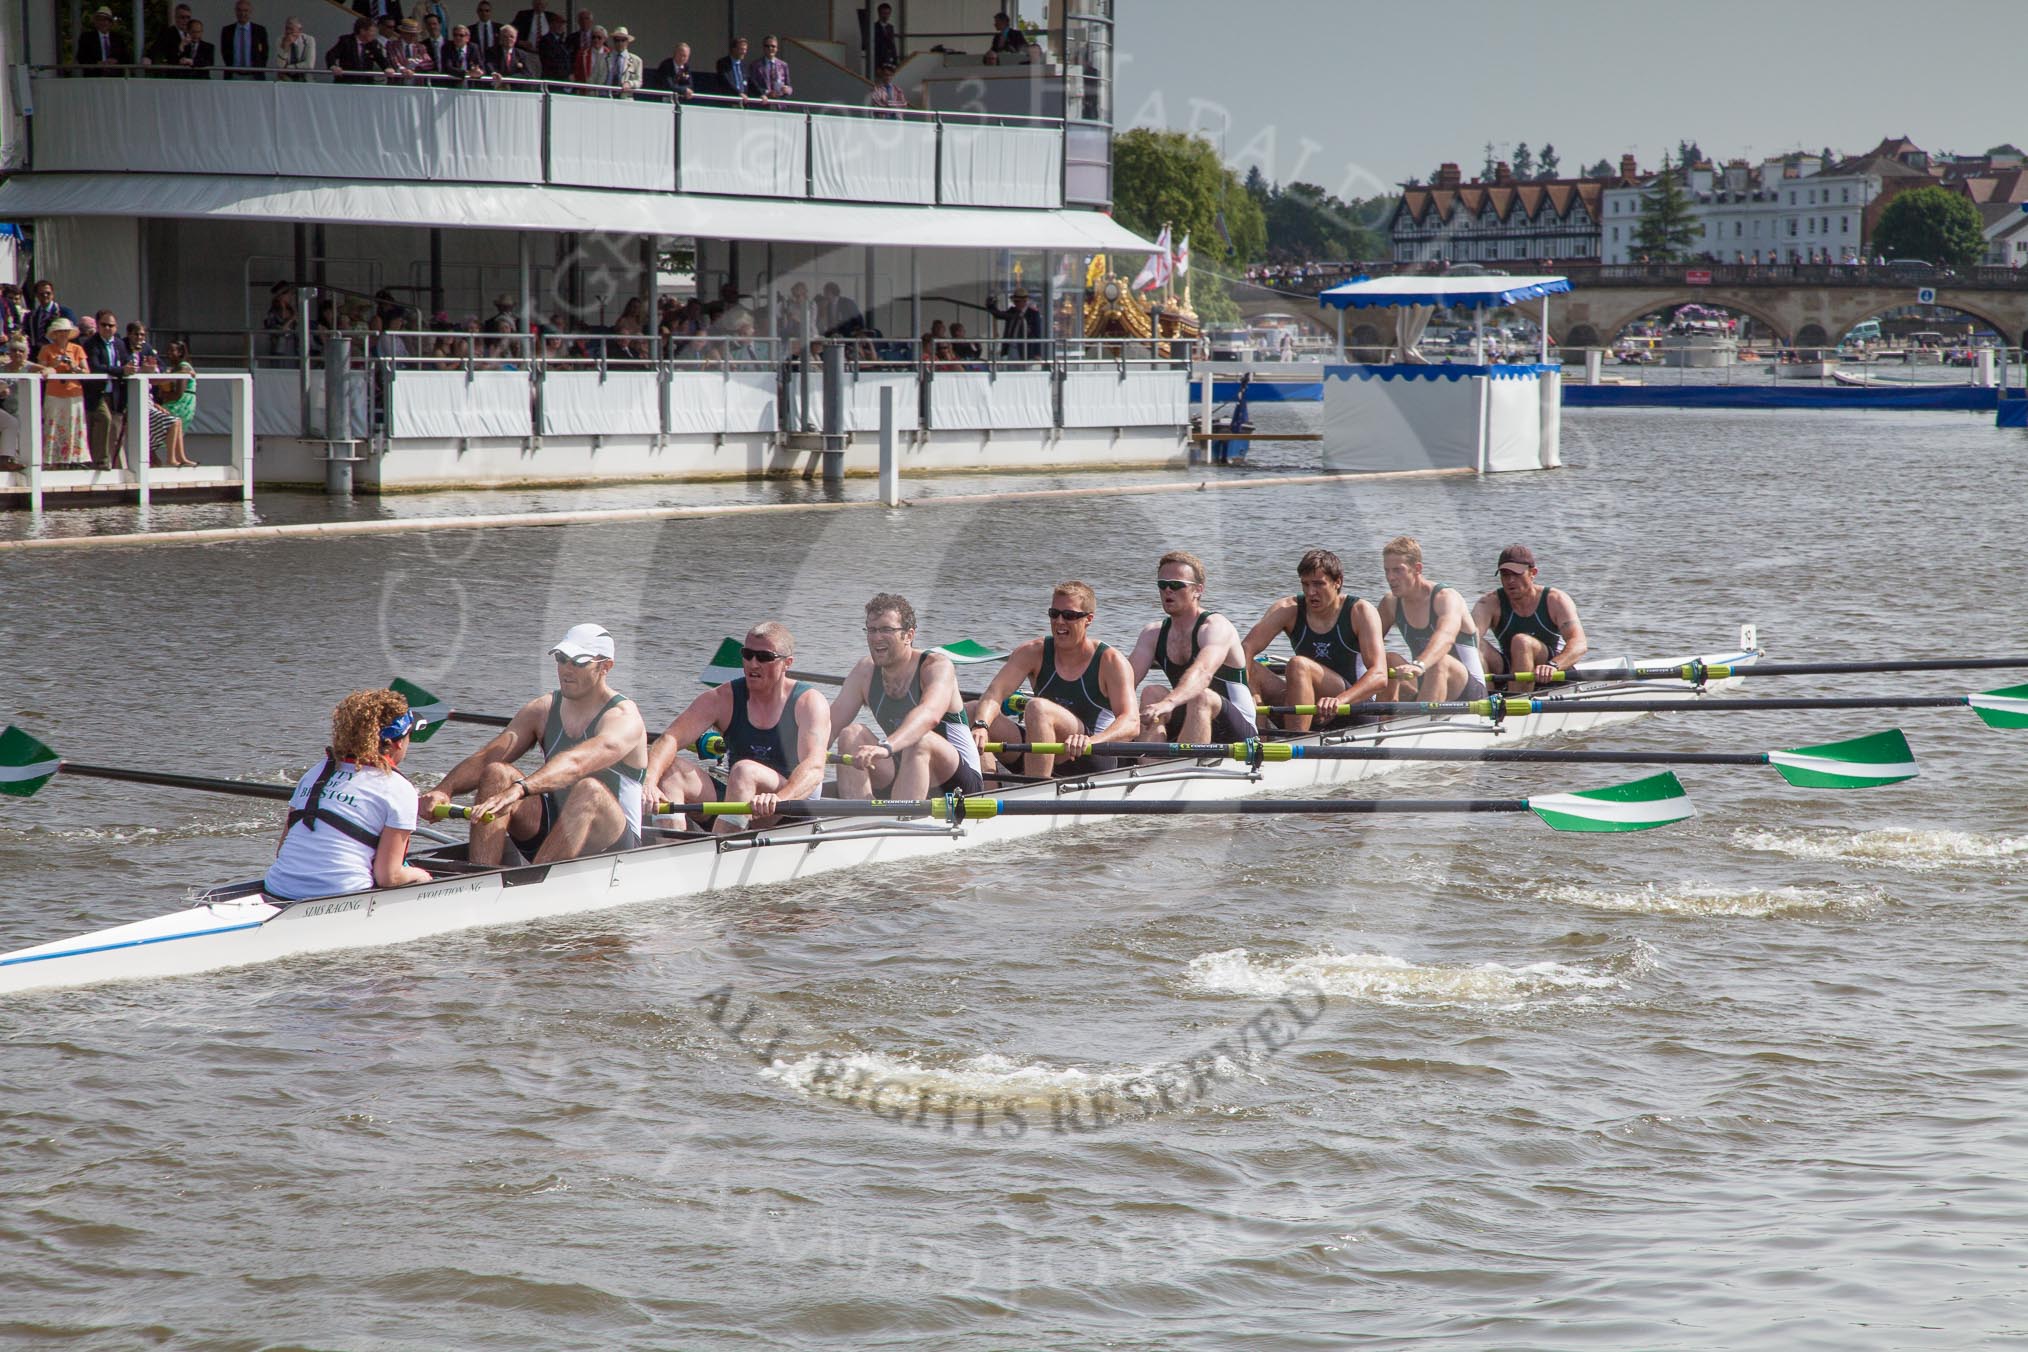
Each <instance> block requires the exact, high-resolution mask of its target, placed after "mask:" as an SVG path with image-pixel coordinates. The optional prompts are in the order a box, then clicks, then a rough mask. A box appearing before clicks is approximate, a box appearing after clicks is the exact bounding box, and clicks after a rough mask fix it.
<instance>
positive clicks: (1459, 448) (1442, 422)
mask: <svg viewBox="0 0 2028 1352" xmlns="http://www.w3.org/2000/svg"><path fill="white" fill-rule="evenodd" d="M1415 369H1419V370H1421V371H1428V372H1446V373H1450V372H1455V373H1457V374H1456V375H1455V377H1454V378H1453V377H1452V376H1450V375H1448V374H1445V375H1437V376H1434V377H1427V376H1418V375H1415V374H1412V373H1411V372H1410V371H1407V370H1403V369H1402V368H1397V367H1371V366H1327V367H1325V368H1324V408H1323V417H1322V419H1321V431H1322V434H1323V438H1324V440H1323V445H1322V454H1323V462H1324V468H1326V469H1330V470H1345V471H1355V472H1374V471H1387V470H1409V469H1477V468H1478V465H1479V387H1480V386H1481V385H1483V384H1484V383H1485V378H1484V377H1483V376H1471V375H1466V374H1464V368H1462V367H1456V366H1453V367H1422V368H1415ZM1383 376H1384V377H1385V378H1383Z"/></svg>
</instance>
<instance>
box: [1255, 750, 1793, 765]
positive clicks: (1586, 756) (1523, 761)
mask: <svg viewBox="0 0 2028 1352" xmlns="http://www.w3.org/2000/svg"><path fill="white" fill-rule="evenodd" d="M1292 759H1295V760H1359V761H1440V762H1441V761H1450V762H1460V763H1469V762H1472V761H1492V762H1495V763H1499V762H1505V763H1508V764H1519V765H1766V764H1767V754H1766V753H1765V752H1760V751H1560V750H1553V749H1549V748H1537V747H1518V746H1517V747H1498V748H1492V749H1488V750H1473V749H1470V748H1466V747H1425V748H1422V749H1420V750H1418V749H1417V748H1415V747H1406V746H1303V747H1297V748H1296V749H1295V755H1294V756H1293V757H1292Z"/></svg>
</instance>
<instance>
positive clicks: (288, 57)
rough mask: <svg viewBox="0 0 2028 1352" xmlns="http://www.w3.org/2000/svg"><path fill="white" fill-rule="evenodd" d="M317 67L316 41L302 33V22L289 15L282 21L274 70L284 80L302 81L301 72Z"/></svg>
mask: <svg viewBox="0 0 2028 1352" xmlns="http://www.w3.org/2000/svg"><path fill="white" fill-rule="evenodd" d="M316 66H317V39H315V38H313V37H311V36H310V35H309V34H307V33H305V32H304V31H303V21H302V20H301V19H298V18H297V17H296V16H295V15H293V14H292V15H290V16H289V17H288V18H287V19H285V20H283V21H282V41H281V45H279V46H278V47H276V48H275V69H276V70H279V71H280V72H281V73H282V74H281V77H280V78H282V79H284V80H296V81H300V80H302V79H303V72H304V71H307V70H314V69H316Z"/></svg>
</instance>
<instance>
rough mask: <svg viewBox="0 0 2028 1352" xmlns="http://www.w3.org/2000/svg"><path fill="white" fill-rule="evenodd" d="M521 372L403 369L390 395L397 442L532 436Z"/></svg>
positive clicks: (389, 420) (391, 433) (525, 381)
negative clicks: (428, 439) (408, 438)
mask: <svg viewBox="0 0 2028 1352" xmlns="http://www.w3.org/2000/svg"><path fill="white" fill-rule="evenodd" d="M528 396H529V384H528V377H527V376H526V375H525V374H523V373H522V372H520V371H474V372H472V373H471V374H470V375H469V376H467V375H466V374H465V373H464V372H463V371H402V372H400V373H399V374H397V375H396V376H395V378H394V380H393V382H392V384H391V386H390V388H389V391H388V396H387V431H388V435H389V436H391V437H395V438H401V437H430V438H435V439H439V440H443V439H450V438H456V437H528V436H532V435H534V432H535V425H534V424H535V420H534V417H533V416H532V414H531V413H530V410H529V406H528Z"/></svg>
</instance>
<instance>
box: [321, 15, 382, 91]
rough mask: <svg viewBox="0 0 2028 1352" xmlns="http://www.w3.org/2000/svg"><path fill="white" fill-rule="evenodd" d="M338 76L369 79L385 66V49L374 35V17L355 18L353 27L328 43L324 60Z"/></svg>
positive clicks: (342, 78)
mask: <svg viewBox="0 0 2028 1352" xmlns="http://www.w3.org/2000/svg"><path fill="white" fill-rule="evenodd" d="M326 64H327V65H328V66H329V67H330V70H331V73H332V74H333V75H335V76H337V77H338V78H339V79H341V80H370V79H372V78H373V77H374V76H375V75H378V74H379V73H380V72H381V71H383V70H386V69H387V53H386V52H384V51H382V50H381V47H380V39H379V38H377V37H375V36H374V31H373V20H371V19H354V20H353V21H352V31H351V32H350V33H347V34H346V35H345V36H344V37H342V38H339V39H338V40H337V41H336V42H334V43H332V44H331V59H330V60H329V61H328V62H327V63H326Z"/></svg>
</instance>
